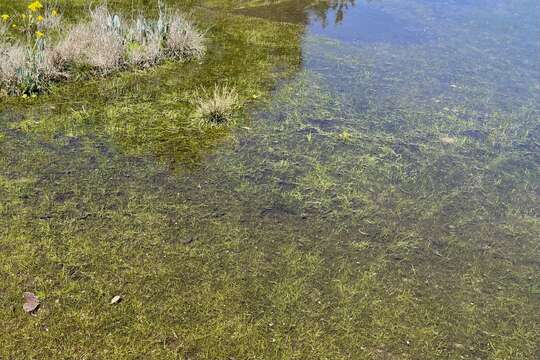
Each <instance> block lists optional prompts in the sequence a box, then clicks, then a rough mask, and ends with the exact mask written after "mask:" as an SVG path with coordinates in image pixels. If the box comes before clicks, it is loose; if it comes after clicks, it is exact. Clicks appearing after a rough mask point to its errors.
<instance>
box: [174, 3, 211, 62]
mask: <svg viewBox="0 0 540 360" xmlns="http://www.w3.org/2000/svg"><path fill="white" fill-rule="evenodd" d="M166 47H167V52H168V54H169V56H171V57H172V58H175V59H184V58H196V59H200V58H202V57H203V56H204V53H205V50H206V46H205V39H204V35H203V34H202V33H201V32H199V31H198V30H197V29H195V27H194V26H193V25H192V24H191V23H190V22H189V21H186V20H185V19H184V18H183V17H182V16H181V15H180V14H178V13H177V14H175V15H174V16H172V17H171V18H170V21H169V32H168V38H167V40H166Z"/></svg>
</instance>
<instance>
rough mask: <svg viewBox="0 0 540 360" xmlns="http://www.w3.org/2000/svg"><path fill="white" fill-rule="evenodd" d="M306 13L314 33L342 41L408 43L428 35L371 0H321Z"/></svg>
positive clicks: (419, 40) (423, 39) (421, 39)
mask: <svg viewBox="0 0 540 360" xmlns="http://www.w3.org/2000/svg"><path fill="white" fill-rule="evenodd" d="M307 13H308V17H309V19H310V21H309V23H310V26H309V30H310V32H311V33H312V34H314V35H322V36H325V37H330V38H335V39H338V40H341V41H349V42H359V43H370V42H384V43H395V44H409V43H416V42H421V41H425V40H426V39H427V38H428V36H427V34H426V32H425V30H423V29H421V28H420V27H419V26H414V24H409V23H407V22H406V21H403V20H400V19H398V18H396V17H394V16H392V15H390V14H388V13H387V12H385V11H384V10H382V9H381V8H380V7H378V6H377V5H376V4H372V3H365V2H361V3H358V4H355V1H330V2H321V3H319V4H317V5H315V6H313V7H312V8H309V10H307Z"/></svg>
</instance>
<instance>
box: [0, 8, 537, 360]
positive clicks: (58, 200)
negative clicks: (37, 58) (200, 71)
mask: <svg viewBox="0 0 540 360" xmlns="http://www.w3.org/2000/svg"><path fill="white" fill-rule="evenodd" d="M539 10H540V9H539V5H538V3H537V2H536V1H528V0H523V1H452V0H448V1H421V0H406V1H403V0H383V1H370V2H364V1H357V2H348V1H337V2H330V3H329V2H319V3H316V4H312V3H310V2H306V1H288V2H279V3H277V4H274V5H269V6H255V7H244V8H242V9H236V10H234V11H233V13H241V14H242V15H244V16H246V15H253V16H256V17H259V18H263V19H268V20H270V21H274V22H284V23H288V24H293V25H283V26H291V27H290V28H289V27H288V28H287V29H288V30H287V31H289V32H290V33H289V34H291V35H289V36H290V37H291V43H295V44H294V45H295V46H298V49H299V55H298V61H296V60H297V59H296V55H295V52H294V51H292V50H290V51H289V52H287V54H286V56H285V55H280V54H281V52H286V51H285V50H283V49H278V50H275V51H274V52H272V54H273V56H275V58H274V57H272V59H271V61H270V60H268V59H267V58H266V57H264V58H262V59H263V60H259V59H258V57H256V56H253V55H252V53H251V52H250V51H248V50H245V49H244V47H242V46H238V47H235V46H233V45H231V46H229V47H226V48H225V49H223V50H222V49H220V50H219V51H216V54H217V55H216V56H215V58H212V59H211V60H210V68H211V69H214V70H213V71H212V72H211V74H210V75H209V77H208V79H206V80H205V81H206V82H208V83H212V82H213V81H216V79H221V78H223V77H226V78H233V79H236V81H237V82H238V83H239V84H240V85H243V86H245V87H250V86H252V87H253V89H252V88H249V90H250V91H251V90H253V91H261V88H260V87H256V86H254V85H251V83H252V82H254V81H255V79H256V78H258V75H253V78H248V79H247V80H245V79H244V78H243V77H240V76H239V75H237V74H238V73H241V72H242V71H243V69H245V68H249V69H256V70H257V71H261V74H262V73H263V72H264V74H266V72H268V73H272V72H273V71H274V69H276V68H280V66H283V64H280V61H283V62H285V60H284V59H285V58H286V59H287V63H288V66H289V67H290V68H291V69H292V70H291V69H288V70H287V71H283V72H282V73H281V74H280V75H279V76H276V77H273V76H269V77H268V79H267V80H265V81H267V82H269V83H270V85H271V86H272V87H273V91H272V92H271V94H270V96H268V97H263V100H259V101H251V102H249V103H248V105H247V108H248V109H249V111H248V112H247V114H245V118H244V119H243V122H241V123H240V124H239V126H237V127H236V128H235V129H233V134H227V133H218V134H215V133H210V134H209V135H208V136H210V137H211V141H209V142H210V143H209V144H207V143H206V142H205V140H200V139H198V138H194V137H193V136H192V135H190V134H191V133H188V135H189V136H190V137H189V140H190V141H192V142H193V143H195V144H196V145H195V146H194V147H193V145H192V144H191V143H190V146H187V145H185V143H186V142H187V140H186V139H188V136H185V132H183V131H184V130H182V127H181V126H180V125H178V123H180V124H182V123H181V121H182V120H180V118H181V117H182V116H185V114H184V113H183V112H182V111H179V112H178V113H175V111H176V110H177V102H178V101H180V102H181V101H183V99H184V98H185V92H184V89H182V83H183V82H186V81H190V79H191V77H196V76H198V75H196V72H197V70H196V65H189V66H190V68H189V70H191V71H192V72H189V75H186V74H187V73H188V72H182V73H181V74H182V75H178V74H180V72H178V69H177V67H176V65H174V64H168V65H165V66H164V67H162V68H160V69H158V70H156V72H149V73H143V74H138V75H136V77H134V78H129V81H131V82H132V83H133V84H134V85H133V86H131V85H130V86H129V87H120V86H118V87H117V85H116V83H115V81H116V80H114V79H113V80H111V82H107V83H104V85H101V83H98V84H97V85H96V83H92V82H90V84H89V85H88V86H91V88H92V89H94V87H95V92H96V93H99V92H100V91H101V92H103V95H102V97H103V99H101V98H99V97H98V102H99V104H95V103H91V102H90V101H89V100H88V101H87V99H86V98H82V99H78V100H79V101H82V105H81V104H79V103H76V102H70V101H66V102H67V104H63V105H62V104H57V105H56V106H57V108H55V109H52V110H51V109H48V107H49V106H50V105H51V104H50V101H53V100H54V101H57V100H58V98H60V99H61V98H62V96H63V93H62V91H66V93H67V90H62V88H60V89H58V90H57V91H58V94H59V95H58V94H53V95H51V97H50V98H44V100H43V102H41V103H37V104H36V105H34V106H27V107H26V108H25V109H24V110H21V112H22V113H25V114H26V115H25V116H26V118H24V116H19V115H17V113H16V112H15V111H13V110H9V111H5V112H4V116H3V120H2V131H3V132H2V134H3V137H0V144H2V145H3V147H2V152H1V155H2V156H1V158H0V159H1V161H2V166H3V168H2V169H3V170H2V172H0V185H1V186H2V189H1V190H2V192H1V193H0V194H2V196H3V197H4V198H5V199H6V200H5V201H4V203H3V205H2V206H1V207H0V211H1V212H2V214H3V215H2V222H3V223H2V225H3V230H2V233H1V234H2V243H1V244H0V245H1V246H2V249H5V251H4V250H3V253H4V258H3V259H4V262H5V264H6V265H5V267H4V269H3V270H2V271H3V274H2V276H3V278H4V282H3V285H2V287H1V288H0V290H2V291H4V292H6V293H7V294H9V296H8V297H7V298H6V299H5V300H2V301H5V305H6V308H7V307H8V306H10V304H11V303H12V302H15V303H16V299H17V296H19V290H21V291H24V290H27V289H29V288H30V289H34V288H35V289H37V291H41V292H42V294H41V296H43V297H45V298H48V299H50V300H49V303H50V305H49V307H48V308H47V307H46V306H44V314H45V315H43V316H41V317H39V318H38V319H37V320H35V322H32V321H31V320H28V319H27V318H22V319H21V318H17V316H16V315H13V314H11V313H9V312H5V313H3V315H2V319H3V322H5V323H6V324H7V325H6V327H7V328H8V331H7V333H10V331H9V330H10V329H11V332H12V333H13V334H18V336H25V335H24V334H25V331H33V329H35V328H38V329H42V328H45V327H46V328H47V332H46V333H45V332H41V333H43V336H42V337H41V338H40V339H39V340H38V341H39V342H40V344H42V345H43V347H44V348H45V350H42V351H40V350H35V352H34V354H37V355H41V356H42V357H43V355H44V354H45V355H54V354H58V353H62V349H64V350H63V351H66V350H71V351H74V349H78V348H80V347H81V346H82V347H86V348H88V349H90V350H89V353H90V354H94V355H96V354H99V355H101V356H105V355H110V354H116V355H120V356H127V357H129V356H135V355H140V354H151V355H152V356H160V357H162V358H165V357H170V358H174V357H175V356H178V355H182V356H185V357H187V358H203V359H205V358H208V359H216V358H237V359H244V358H246V359H247V358H267V359H276V358H283V359H306V358H330V359H346V358H367V359H418V358H425V359H431V358H441V359H443V358H448V359H456V358H465V359H535V358H537V357H538V354H539V351H540V349H539V348H538V334H539V331H540V328H539V324H540V321H539V320H540V319H538V314H540V299H539V293H540V292H539V290H540V262H539V259H540V253H539V247H538V234H539V233H540V218H539V212H540V201H539V200H540V199H539V194H540V182H539V168H540V166H539V165H540V122H539V119H540V60H539V59H540V37H539V36H538V35H539V32H540V24H539V20H538V18H537V15H535V14H538V11H539ZM231 16H232V15H231ZM235 26H236V27H238V28H240V27H241V26H240V25H235ZM253 26H254V27H255V26H262V25H260V24H258V23H254V24H253ZM265 26H266V25H265ZM280 26H281V25H280ZM224 28H227V27H224ZM265 30H266V31H263V32H262V33H264V34H266V36H269V37H272V36H273V35H272V33H271V31H276V33H278V32H279V31H284V30H283V29H279V28H277V29H274V28H268V29H267V28H265ZM230 31H231V33H232V32H234V31H238V30H236V28H235V30H230ZM292 34H299V35H298V38H296V37H295V38H294V39H293V35H292ZM260 37H262V35H257V34H255V35H253V34H248V35H246V36H245V37H242V40H241V41H240V40H238V42H239V43H240V42H242V41H259V42H258V43H257V44H258V45H260V44H264V43H265V42H271V40H268V39H263V40H261V38H260ZM224 39H225V40H230V39H229V38H224ZM254 39H255V40H254ZM296 42H297V43H296ZM272 50H274V49H272ZM253 51H254V50H253ZM237 52H238V53H239V54H241V55H240V56H238V57H233V55H232V54H233V53H234V54H236V53H237ZM280 56H281V57H282V58H283V59H281V57H280ZM251 57H252V58H253V60H251ZM240 59H243V60H240ZM290 59H292V60H290ZM242 61H243V63H242ZM264 61H268V62H269V64H270V65H268V66H265V67H264V68H263V70H264V71H263V70H261V68H258V67H255V65H253V64H255V63H262V62H264ZM236 63H239V64H240V65H239V68H240V69H238V68H236V67H235V66H233V65H231V64H236ZM223 64H225V65H223ZM192 73H193V74H194V75H191V74H192ZM120 80H122V76H119V80H118V82H120ZM67 86H68V88H67V89H70V90H71V88H69V85H67ZM139 86H140V87H141V88H139ZM73 91H75V92H76V91H77V89H73ZM247 93H248V92H247V91H246V94H247ZM163 94H165V95H163ZM257 95H258V94H257ZM55 96H56V97H55ZM111 99H114V100H115V101H114V102H113V101H111ZM93 100H95V99H93ZM48 101H49V102H48ZM92 107H93V108H92ZM15 108H16V107H15ZM43 113H45V114H46V116H44V115H42V114H43ZM66 114H67V115H66ZM155 114H159V116H155ZM61 116H63V117H61ZM21 117H22V118H24V119H21ZM42 118H43V119H46V121H43V120H42ZM163 118H164V119H166V120H167V121H169V122H168V123H166V124H167V126H168V127H172V128H173V129H172V130H170V131H171V132H166V133H165V135H163V133H162V132H158V130H156V129H162V128H163V122H161V121H162V119H163ZM173 120H175V121H178V123H174V121H173ZM20 122H22V125H21V123H20ZM141 123H142V124H143V126H141V125H140V124H141ZM171 123H172V124H173V125H170V124H171ZM175 124H176V125H175ZM175 126H176V128H175ZM160 131H161V130H160ZM171 134H174V136H175V137H174V138H172V135H171ZM216 139H229V140H228V141H227V140H224V141H219V140H216ZM201 144H202V145H201ZM199 145H200V146H199ZM198 146H199V147H198ZM14 239H17V242H14ZM118 292H121V293H122V295H123V296H124V297H125V301H124V302H123V304H122V307H120V308H119V309H120V310H115V309H113V308H110V307H109V308H105V309H104V308H103V307H102V306H101V305H100V302H103V301H104V302H105V303H106V302H107V301H108V297H110V296H109V295H114V294H117V293H118ZM56 299H58V303H55V302H54V300H56ZM96 299H97V300H96ZM53 304H56V305H53ZM48 309H50V310H48ZM21 324H22V325H21ZM73 328H75V329H78V331H77V332H72V331H70V329H73ZM65 334H69V340H66V342H65V343H62V342H61V341H59V340H58V339H59V338H62V337H63V336H66V335H65ZM111 334H112V335H111ZM16 336H17V335H14V337H15V338H16ZM89 339H94V340H89ZM95 339H100V340H99V341H100V342H101V341H105V342H106V345H105V346H103V347H101V346H97V345H96V344H97V343H98V340H95ZM141 339H147V340H146V341H141ZM2 340H3V342H4V343H5V346H4V348H5V349H6V350H4V351H6V354H8V355H10V354H13V353H15V352H16V351H17V347H16V345H14V344H16V342H15V341H14V340H13V338H8V337H4V338H2ZM51 344H52V345H51ZM0 348H1V347H0ZM19 348H20V347H19ZM104 350H105V351H107V353H105V352H102V351H104ZM10 351H11V353H10ZM0 354H2V353H0ZM8 355H6V356H8Z"/></svg>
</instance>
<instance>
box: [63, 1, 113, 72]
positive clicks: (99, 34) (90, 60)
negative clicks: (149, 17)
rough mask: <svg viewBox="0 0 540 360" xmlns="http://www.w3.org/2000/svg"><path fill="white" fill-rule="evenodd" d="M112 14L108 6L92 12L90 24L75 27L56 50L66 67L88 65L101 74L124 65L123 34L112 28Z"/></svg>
mask: <svg viewBox="0 0 540 360" xmlns="http://www.w3.org/2000/svg"><path fill="white" fill-rule="evenodd" d="M110 19H112V15H111V14H110V13H109V10H108V9H107V8H106V7H105V6H100V7H98V8H96V9H94V10H92V11H91V12H90V21H89V22H86V23H81V24H77V25H75V26H74V27H73V28H71V29H70V30H69V31H68V33H67V35H66V37H65V38H64V39H63V40H61V41H60V43H59V44H58V45H57V46H56V47H55V52H56V55H57V57H58V58H59V59H60V62H61V63H63V64H67V63H76V64H86V65H90V66H91V67H93V68H95V69H96V70H98V71H99V72H101V73H102V74H107V73H110V72H112V71H114V70H117V69H118V68H120V67H121V66H122V62H123V54H124V41H123V38H122V35H121V34H120V32H118V31H115V30H114V29H112V28H111V27H110V26H109V21H110Z"/></svg>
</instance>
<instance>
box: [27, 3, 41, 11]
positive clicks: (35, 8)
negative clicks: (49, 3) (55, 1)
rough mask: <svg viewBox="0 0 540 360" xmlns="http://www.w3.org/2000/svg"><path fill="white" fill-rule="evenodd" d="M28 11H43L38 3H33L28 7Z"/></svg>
mask: <svg viewBox="0 0 540 360" xmlns="http://www.w3.org/2000/svg"><path fill="white" fill-rule="evenodd" d="M28 9H29V10H30V11H32V12H36V11H38V10H40V9H43V4H41V3H40V2H39V1H34V2H33V3H31V4H30V5H28Z"/></svg>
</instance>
